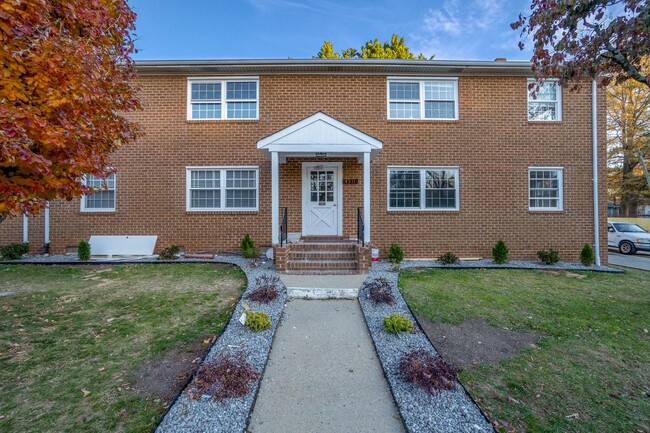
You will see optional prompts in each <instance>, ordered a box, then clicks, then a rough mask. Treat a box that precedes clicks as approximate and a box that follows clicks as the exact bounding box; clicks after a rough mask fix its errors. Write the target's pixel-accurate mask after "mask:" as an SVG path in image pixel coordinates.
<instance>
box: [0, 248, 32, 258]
mask: <svg viewBox="0 0 650 433" xmlns="http://www.w3.org/2000/svg"><path fill="white" fill-rule="evenodd" d="M28 252H29V244H8V245H5V246H4V247H2V248H1V249H0V255H1V256H2V259H3V260H18V259H20V258H21V257H22V256H24V255H25V254H27V253H28Z"/></svg>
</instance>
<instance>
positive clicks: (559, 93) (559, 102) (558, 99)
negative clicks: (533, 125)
mask: <svg viewBox="0 0 650 433" xmlns="http://www.w3.org/2000/svg"><path fill="white" fill-rule="evenodd" d="M546 81H550V82H555V83H556V84H557V85H556V87H555V88H556V89H557V94H556V99H555V100H545V99H530V90H528V86H529V85H530V84H531V83H534V82H535V79H534V78H529V79H528V80H527V81H526V118H527V119H528V121H529V122H561V121H562V87H561V86H560V84H559V80H558V79H557V78H548V79H545V80H544V82H546ZM531 102H543V103H554V104H555V105H556V108H555V112H556V113H557V119H531V118H530V110H529V105H530V103H531Z"/></svg>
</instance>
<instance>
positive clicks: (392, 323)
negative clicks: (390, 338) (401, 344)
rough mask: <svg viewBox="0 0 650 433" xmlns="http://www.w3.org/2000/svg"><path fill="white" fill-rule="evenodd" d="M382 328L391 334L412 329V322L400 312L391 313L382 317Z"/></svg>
mask: <svg viewBox="0 0 650 433" xmlns="http://www.w3.org/2000/svg"><path fill="white" fill-rule="evenodd" d="M384 329H385V330H386V332H390V333H391V334H396V335H397V334H400V333H402V332H411V331H413V322H411V321H410V320H409V319H407V318H406V317H404V316H402V315H401V314H397V313H393V314H391V315H390V316H388V317H384Z"/></svg>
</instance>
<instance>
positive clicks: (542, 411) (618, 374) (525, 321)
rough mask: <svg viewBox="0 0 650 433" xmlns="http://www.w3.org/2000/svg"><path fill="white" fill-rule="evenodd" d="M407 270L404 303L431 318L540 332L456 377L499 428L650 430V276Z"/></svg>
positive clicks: (403, 276)
mask: <svg viewBox="0 0 650 433" xmlns="http://www.w3.org/2000/svg"><path fill="white" fill-rule="evenodd" d="M582 275H584V276H585V278H583V279H578V278H576V277H575V276H576V274H571V273H569V274H567V273H555V274H553V273H548V272H539V271H516V270H444V269H443V270H439V269H438V270H434V269H430V270H411V271H405V272H403V273H402V274H401V276H400V287H401V289H402V292H403V293H404V296H405V297H406V300H407V302H408V303H409V304H410V305H411V307H412V308H414V309H415V310H416V311H418V312H419V313H421V314H423V315H425V316H426V317H428V318H429V319H431V320H432V321H434V322H446V323H453V324H457V323H460V322H462V321H464V320H466V319H470V318H482V319H485V320H486V321H487V322H488V323H490V324H492V325H494V326H501V327H508V328H510V329H514V330H527V331H535V332H537V333H540V334H542V335H543V338H542V340H541V341H540V343H539V344H538V346H539V347H538V348H537V349H534V348H531V349H526V350H524V351H522V352H519V353H518V354H517V355H516V356H515V357H514V358H511V359H509V360H504V361H501V362H499V363H498V364H495V365H477V366H471V367H468V368H466V369H464V370H463V371H462V372H461V375H460V376H461V381H462V382H463V384H464V385H465V386H466V388H467V389H468V391H469V392H470V394H471V395H472V396H473V397H474V398H475V399H476V400H477V401H478V403H479V405H480V407H481V408H482V409H483V411H484V412H485V413H486V414H488V417H489V418H490V419H491V420H498V421H499V422H500V423H501V425H508V428H500V429H501V431H516V432H581V433H585V432H594V433H596V432H597V433H601V432H648V431H650V334H649V333H648V332H649V331H650V272H643V271H633V270H630V271H627V273H625V274H604V273H595V272H594V273H591V272H587V273H583V274H582Z"/></svg>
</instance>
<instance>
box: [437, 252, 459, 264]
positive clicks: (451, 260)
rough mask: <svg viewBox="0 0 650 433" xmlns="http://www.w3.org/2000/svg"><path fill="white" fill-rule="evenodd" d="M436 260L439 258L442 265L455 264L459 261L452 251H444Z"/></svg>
mask: <svg viewBox="0 0 650 433" xmlns="http://www.w3.org/2000/svg"><path fill="white" fill-rule="evenodd" d="M438 260H440V262H441V263H442V264H443V265H455V264H456V263H458V261H459V259H458V256H457V255H456V254H454V253H452V252H446V253H444V254H443V255H441V256H440V257H438Z"/></svg>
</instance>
